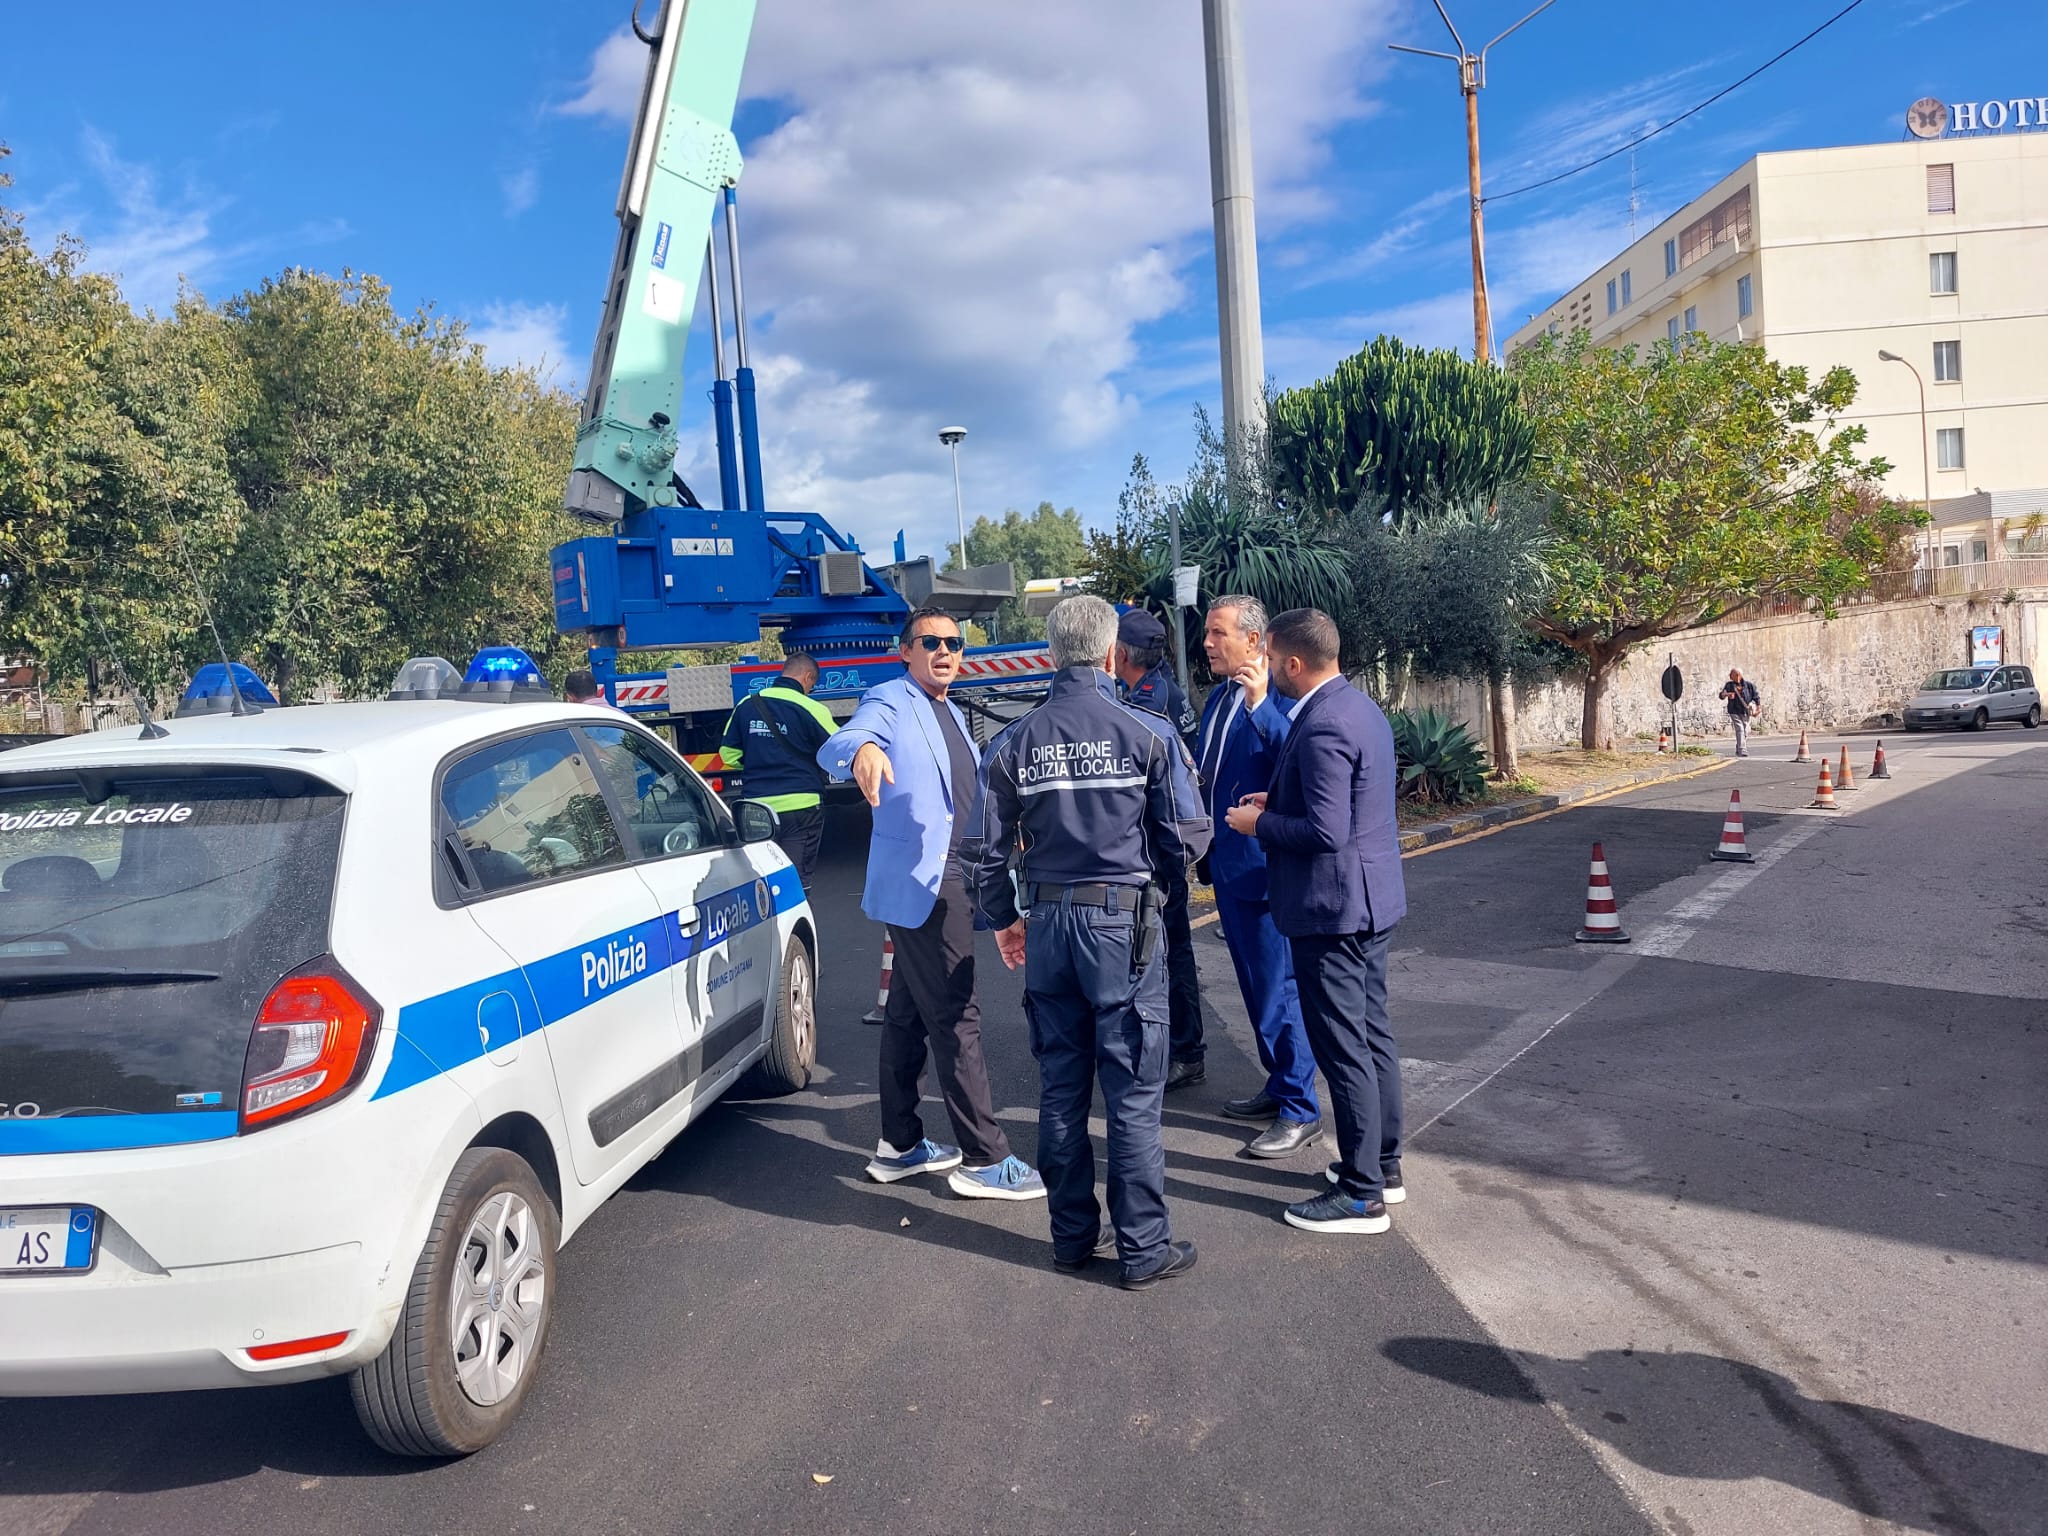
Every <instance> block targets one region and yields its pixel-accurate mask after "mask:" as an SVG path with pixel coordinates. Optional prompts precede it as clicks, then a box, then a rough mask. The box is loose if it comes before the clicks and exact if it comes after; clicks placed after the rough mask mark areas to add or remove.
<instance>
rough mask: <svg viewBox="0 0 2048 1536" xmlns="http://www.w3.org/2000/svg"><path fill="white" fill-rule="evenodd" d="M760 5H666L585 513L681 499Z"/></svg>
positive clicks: (587, 456) (629, 197)
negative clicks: (679, 440)
mask: <svg viewBox="0 0 2048 1536" xmlns="http://www.w3.org/2000/svg"><path fill="white" fill-rule="evenodd" d="M754 4H755V0H664V3H663V5H662V11H661V21H660V24H659V25H660V31H659V33H658V34H657V35H656V36H655V38H654V41H653V44H652V46H651V47H650V48H649V51H648V59H647V75H646V79H645V81H644V83H643V84H642V86H641V90H640V112H639V117H638V119H637V121H636V123H635V125H634V130H633V144H632V149H631V151H630V152H629V153H628V154H627V156H626V168H625V174H624V175H623V176H622V177H621V179H620V182H619V196H618V203H617V213H618V219H619V239H618V245H617V248H616V250H615V252H614V254H613V256H612V270H611V276H610V278H609V280H608V281H607V282H606V284H605V301H604V315H603V319H602V320H601V321H600V323H599V325H598V332H597V342H596V345H595V346H594V347H593V348H592V349H591V359H590V384H589V387H588V389H587V390H586V391H585V393H584V398H583V416H582V421H581V424H580V425H579V426H578V428H577V432H576V461H575V467H574V468H573V469H572V470H571V472H570V475H569V487H568V494H567V496H566V498H565V505H566V506H567V508H568V510H569V511H570V512H572V513H574V514H576V515H577V516H579V517H584V518H588V519H591V520H593V521H598V522H607V523H610V522H616V521H618V520H619V519H621V518H623V517H625V516H627V515H628V514H629V513H632V512H637V511H640V510H642V509H643V508H647V507H662V506H674V505H676V503H677V495H676V491H675V489H674V463H675V456H676V429H675V424H676V419H677V416H678V414H679V406H680V404H681V400H682V391H683V343H684V342H685V340H686V339H687V338H688V336H689V333H690V319H691V315H692V313H693V312H694V310H695V308H696V303H697V283H698V278H699V276H700V274H701V272H702V264H703V261H704V259H705V255H706V253H707V251H708V249H709V241H710V238H711V227H712V219H713V215H714V213H715V210H716V208H717V205H718V200H719V198H720V196H721V194H722V193H723V192H724V191H725V189H726V188H727V187H730V186H731V185H733V184H734V183H735V182H737V181H738V180H739V176H740V168H741V162H740V150H739V141H738V140H736V139H735V138H734V137H733V133H732V118H733V111H734V109H735V107H736V106H737V105H738V103H739V90H740V69H741V66H742V65H743V64H744V63H745V61H746V56H747V40H748V37H749V35H750V34H751V33H752V31H753V26H754ZM635 30H636V31H637V30H638V24H637V19H636V23H635Z"/></svg>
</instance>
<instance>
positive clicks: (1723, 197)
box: [1507, 98, 2048, 585]
mask: <svg viewBox="0 0 2048 1536" xmlns="http://www.w3.org/2000/svg"><path fill="white" fill-rule="evenodd" d="M1992 107H1996V108H1997V109H1998V110H1997V112H1996V113H1993V112H1991V111H1990V110H1989V109H1990V108H1992ZM2019 108H2025V109H2026V110H2025V111H2020V110H2017V109H2019ZM1994 116H1995V117H1996V118H1997V119H1998V123H1999V124H2001V125H2004V126H2005V127H2006V128H2007V130H2008V131H2005V132H1998V131H1983V130H1986V129H1991V128H1992V127H1993V126H1994V125H1993V124H1991V123H1990V121H1989V120H1990V119H1991V118H1992V117H1994ZM1907 121H1908V127H1909V130H1910V133H1911V135H1912V136H1910V137H1907V138H1904V139H1902V140H1901V141H1900V142H1898V143H1894V144H1868V145H1855V146H1851V147H1848V148H1842V149H1812V150H1794V151H1789V152H1786V153H1782V154H1767V155H1758V156H1757V157H1756V158H1755V159H1753V160H1751V161H1749V162H1748V163H1747V164H1746V165H1744V166H1742V167H1741V168H1740V169H1739V170H1737V171H1735V172H1734V173H1733V174H1731V175H1729V176H1727V177H1725V178H1723V179H1722V180H1721V181H1720V182H1719V183H1717V184H1716V185H1715V186H1714V187H1712V188H1711V189H1710V190H1709V191H1707V192H1706V193H1705V195H1703V196H1701V197H1699V198H1697V199H1695V200H1694V201H1693V202H1690V203H1688V204H1687V205H1686V206H1685V207H1684V208H1682V209H1680V210H1679V211H1678V212H1677V213H1675V214H1673V215H1672V216H1671V217H1670V218H1668V219H1666V220H1665V221H1664V222H1663V223H1661V224H1659V225H1658V226H1657V227H1656V228H1654V229H1652V230H1651V231H1650V232H1649V233H1648V234H1647V235H1645V236H1644V237H1643V238H1642V239H1640V240H1638V241H1636V242H1635V243H1634V244H1633V245H1631V246H1629V247H1628V249H1627V250H1625V251H1622V252H1621V253H1620V254H1618V255H1617V256H1615V257H1614V259H1613V260H1611V261H1609V262H1607V263H1606V264H1605V265H1603V266H1602V267H1600V268H1599V270H1597V271H1595V272H1593V273H1591V274H1590V275H1589V276H1588V277H1587V278H1586V280H1585V281H1584V282H1583V283H1580V284H1578V285H1577V286H1576V287H1574V288H1573V289H1572V290H1571V291H1570V292H1568V293H1565V294H1563V295H1561V296H1560V297H1559V298H1558V299H1557V300H1556V302H1554V303H1553V304H1551V305H1549V306H1548V307H1547V308H1546V309H1545V310H1543V311H1542V312H1541V313H1539V314H1537V315H1535V316H1532V317H1531V318H1530V320H1529V322H1528V323H1527V324H1526V325H1524V326H1523V327H1522V328H1521V329H1519V330H1518V331H1516V332H1515V333H1514V334H1513V335H1512V336H1511V337H1509V338H1508V344H1507V345H1508V350H1509V351H1510V352H1512V351H1513V350H1514V349H1515V348H1516V347H1519V346H1522V345H1525V344H1526V343H1527V342H1528V341H1530V340H1531V339H1533V338H1534V337H1536V336H1538V335H1540V334H1541V333H1543V332H1544V331H1546V330H1550V331H1556V332H1560V333H1564V332H1570V331H1572V330H1575V329H1579V328H1583V329H1585V330H1587V331H1589V332H1590V333H1591V335H1592V338H1593V340H1594V342H1595V343H1596V344H1598V345H1601V346H1623V345H1627V344H1634V345H1635V346H1636V347H1637V348H1638V349H1639V350H1640V351H1643V352H1647V351H1648V350H1649V348H1650V346H1651V344H1653V343H1655V342H1658V341H1663V340H1672V341H1676V340H1677V339H1678V338H1679V337H1681V336H1683V335H1685V334H1687V333H1690V332H1702V333H1704V334H1706V335H1708V336H1711V337H1714V338H1715V339H1717V340H1726V341H1746V342H1754V343H1758V344H1761V345H1762V346H1763V347H1764V348H1765V349H1766V350H1767V351H1768V352H1769V353H1770V355H1771V356H1772V357H1773V358H1776V359H1778V360H1780V361H1782V362H1786V363H1795V364H1801V365H1803V366H1805V367H1806V368H1808V369H1809V370H1811V371H1812V372H1813V373H1814V374H1816V375H1818V374H1820V373H1822V372H1825V371H1826V370H1827V369H1829V368H1832V367H1834V366H1835V365H1837V364H1844V365H1847V366H1848V367H1849V368H1850V369H1852V370H1853V371H1854V372H1855V374H1856V380H1857V392H1856V404H1855V407H1854V408H1853V411H1852V413H1851V415H1850V417H1849V418H1848V419H1850V420H1853V421H1858V422H1861V423H1862V424H1863V425H1864V426H1865V427H1866V428H1867V429H1868V431H1869V437H1868V440H1867V441H1866V443H1865V445H1864V451H1865V453H1866V454H1869V455H1874V456H1879V457H1882V458H1884V459H1885V460H1887V461H1888V462H1889V463H1890V464H1891V466H1892V469H1891V473H1890V475H1889V476H1888V477H1887V478H1886V481H1885V489H1886V490H1887V491H1888V492H1889V493H1890V494H1891V495H1893V496H1895V497H1897V498H1899V499H1901V500H1905V501H1914V502H1917V501H1920V500H1921V499H1922V498H1923V496H1924V497H1925V498H1926V499H1927V500H1928V501H1929V502H1930V503H1931V505H1932V508H1933V511H1934V514H1935V523H1936V527H1935V531H1934V533H1933V535H1932V536H1931V537H1929V538H1928V539H1927V540H1926V541H1925V548H1926V550H1927V552H1928V553H1929V554H1931V556H1932V558H1933V559H1934V560H1935V561H1936V562H1937V563H1939V564H1942V565H1947V566H1955V565H1961V566H1965V567H1967V566H1972V565H1975V566H1978V567H1980V568H1981V567H1982V566H1984V565H1985V564H1986V563H1987V562H1993V561H2001V562H2002V561H2003V560H2004V559H2006V558H2008V557H2010V556H2044V557H2048V133H2036V132H2027V131H2021V130H2022V129H2023V127H2024V128H2033V127H2039V126H2041V125H2042V124H2043V123H2048V98H2038V99H2036V98H2023V99H2021V100H2019V101H2015V102H2011V103H1999V102H1994V103H1962V104H1958V105H1956V106H1954V107H1948V106H1944V105H1943V104H1942V103H1940V102H1934V101H1923V102H1916V103H1915V104H1914V106H1913V108H1912V109H1911V110H1910V112H1909V114H1908V120H1907ZM1959 121H1962V122H1966V123H1971V124H1975V125H1977V127H1978V129H1979V130H1980V131H1977V132H1974V133H1971V132H1965V133H1962V134H1957V133H1955V132H1954V128H1955V125H1956V124H1957V123H1958V122H1959ZM1881 351H1882V352H1890V353H1894V354H1896V355H1897V356H1898V357H1899V358H1901V359H1903V360H1904V361H1903V362H1888V361H1882V360H1880V358H1879V356H1878V354H1879V352H1881ZM1916 371H1917V373H1918V376H1919V380H1920V382H1919V383H1918V384H1916V382H1915V377H1914V375H1915V372H1916ZM1923 387H1924V390H1925V401H1926V403H1925V410H1924V413H1923V410H1922V405H1921V390H1922V388H1923ZM1980 574H1981V575H1982V576H1983V583H1988V581H1989V579H1990V573H1981V572H1980ZM1983 583H1980V582H1979V581H1972V583H1971V584H1972V585H1978V584H1983Z"/></svg>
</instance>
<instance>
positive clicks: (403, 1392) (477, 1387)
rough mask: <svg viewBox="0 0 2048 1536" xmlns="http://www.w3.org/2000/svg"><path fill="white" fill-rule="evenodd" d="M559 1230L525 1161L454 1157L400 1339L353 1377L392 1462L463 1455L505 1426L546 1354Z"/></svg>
mask: <svg viewBox="0 0 2048 1536" xmlns="http://www.w3.org/2000/svg"><path fill="white" fill-rule="evenodd" d="M558 1230H559V1219H558V1218H557V1216H556V1214H555V1208H554V1206H553V1204H552V1203H551V1202H550V1201H549V1200H548V1197H547V1195H546V1194H545V1193H544V1192H543V1191H542V1189H541V1187H540V1181H539V1180H538V1179H536V1178H535V1177H534V1173H533V1170H532V1169H531V1168H529V1167H528V1166H527V1165H526V1163H525V1162H524V1161H523V1160H522V1159H521V1158H519V1157H518V1156H516V1155H515V1154H513V1153H511V1152H507V1151H504V1150H502V1149H500V1148H497V1147H474V1148H471V1149H470V1150H469V1151H468V1152H466V1153H464V1154H463V1155H462V1157H461V1159H460V1160H459V1161H458V1162H457V1163H456V1165H455V1172H454V1174H453V1175H452V1176H451V1177H450V1178H449V1180H448V1187H447V1189H446V1191H445V1192H444V1193H443V1195H442V1197H441V1205H440V1209H439V1210H438V1211H436V1213H435V1216H434V1225H433V1228H432V1230H431V1231H430V1232H429V1233H428V1235H427V1244H426V1247H425V1249H423V1250H422V1251H421V1253H420V1260H419V1264H418V1266H417V1267H416V1268H415V1269H414V1271H413V1278H412V1286H411V1288H410V1290H409V1291H408V1292H407V1295H406V1302H405V1311H404V1314H403V1315H402V1316H401V1318H400V1319H399V1325H398V1331H397V1332H395V1333H394V1334H393V1335H392V1336H391V1343H390V1344H389V1345H388V1346H387V1347H386V1348H385V1351H384V1353H383V1354H382V1355H380V1356H379V1357H378V1358H377V1359H375V1360H373V1361H372V1362H371V1363H370V1364H369V1365H367V1366H365V1367H363V1369H362V1370H360V1371H358V1372H357V1373H356V1375H355V1378H354V1383H353V1387H354V1396H355V1404H356V1414H357V1417H359V1418H360V1419H361V1420H362V1424H363V1428H364V1429H365V1430H366V1431H367V1432H368V1433H369V1436H370V1438H371V1439H373V1440H375V1441H376V1442H377V1443H378V1444H379V1445H380V1446H382V1447H383V1448H384V1449H385V1450H387V1451H390V1452H392V1453H393V1454H395V1455H399V1456H466V1455H468V1454H469V1453H470V1452H472V1451H479V1450H482V1449H483V1448H484V1447H485V1446H486V1445H488V1444H490V1443H491V1441H493V1440H495V1439H496V1438H497V1437H498V1435H499V1433H500V1432H501V1431H503V1429H504V1428H505V1426H506V1425H507V1424H510V1423H511V1422H512V1420H513V1418H514V1416H516V1415H517V1414H518V1412H519V1408H520V1405H521V1404H522V1403H524V1402H525V1400H526V1394H527V1393H528V1392H529V1391H530V1390H531V1389H532V1387H533V1381H534V1377H535V1375H536V1374H537V1373H538V1367H539V1364H540V1358H541V1353H542V1351H543V1350H544V1349H545V1348H546V1347H547V1337H548V1328H549V1324H550V1323H551V1322H552V1320H553V1315H554V1292H555V1243H556V1234H557V1232H558Z"/></svg>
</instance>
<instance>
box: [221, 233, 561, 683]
mask: <svg viewBox="0 0 2048 1536" xmlns="http://www.w3.org/2000/svg"><path fill="white" fill-rule="evenodd" d="M222 313H223V316H224V318H225V322H226V324H227V326H228V329H229V331H230V333H231V335H232V337H233V339H234V344H235V346H236V348H237V350H238V352H239V355H240V357H241V360H242V365H243V368H244V369H245V371H246V374H247V377H248V378H249V380H250V381H251V385H252V392H253V398H252V399H251V401H250V404H249V407H248V409H247V410H246V412H245V413H244V415H243V417H242V419H241V421H240V423H239V425H238V427H237V429H236V430H235V432H234V433H233V435H232V437H231V451H232V458H233V463H234V468H235V474H236V478H237V480H238V482H239V484H240V486H241V490H242V496H243V500H244V501H245V503H246V505H247V507H248V509H249V517H248V518H247V520H246V521H245V523H244V536H243V538H242V539H241V541H240V542H239V544H238V545H237V547H236V550H235V561H234V580H233V584H232V585H231V587H230V588H229V590H228V595H227V596H226V597H225V598H224V600H223V602H222V608H223V611H224V615H226V616H228V618H229V622H231V624H232V627H233V629H234V632H235V634H236V636H237V639H238V642H239V644H240V645H241V646H242V647H243V648H244V649H246V650H248V651H249V652H251V653H252V654H254V655H256V656H258V657H260V658H261V664H262V666H263V669H264V670H265V671H266V672H268V673H269V674H270V675H271V677H272V678H273V679H274V681H275V683H276V685H277V686H278V688H279V689H280V690H292V691H293V692H295V693H298V694H300V695H303V694H304V693H305V692H306V691H307V690H309V689H311V688H312V687H314V686H317V685H318V684H320V683H323V682H335V683H339V684H340V685H341V686H342V687H343V688H344V689H345V690H347V691H349V692H351V693H363V692H372V691H375V690H376V689H377V688H379V687H381V686H382V685H383V684H384V682H385V681H386V679H388V678H389V677H390V676H391V674H392V673H393V672H394V671H395V670H396V669H397V667H398V664H399V663H400V662H401V661H402V660H403V659H404V658H405V657H406V656H407V655H410V654H415V653H419V652H425V651H438V652H440V653H442V654H446V655H449V656H463V655H466V654H468V653H469V652H471V651H473V650H474V649H476V647H477V646H479V645H482V644H487V643H493V642H502V643H510V644H517V645H522V646H525V647H526V648H528V649H529V650H531V651H533V652H535V653H536V655H537V656H539V657H541V658H543V659H545V658H546V657H547V656H548V655H549V654H550V652H551V650H552V648H553V646H554V644H555V637H554V634H553V623H552V594H551V591H550V588H549V584H548V580H547V563H546V561H547V549H548V546H549V544H550V543H552V542H554V541H555V540H558V539H561V538H565V537H569V536H572V535H573V533H574V532H575V531H576V530H575V527H574V525H573V524H571V523H570V522H569V520H568V519H567V518H566V517H565V516H563V515H562V514H561V513H559V511H558V510H557V508H558V506H559V502H560V492H561V485H562V481H563V479H564V478H565V476H566V473H567V465H568V462H569V457H570V453H571V448H572V444H573V439H574V407H573V405H572V404H571V402H570V401H569V400H568V399H567V397H566V396H563V395H560V394H558V393H556V392H553V391H549V390H546V389H544V388H543V387H542V386H541V385H540V384H539V383H538V381H537V380H536V379H535V378H534V377H533V375H532V374H531V373H529V372H527V371H525V370H521V369H493V368H491V367H490V366H489V365H488V364H487V363H486V362H485V361H484V359H483V357H482V355H481V353H480V352H479V351H478V350H477V348H475V347H474V346H473V345H471V344H470V343H469V342H468V341H467V340H466V339H465V337H464V335H463V331H462V327H461V326H460V325H459V324H452V323H450V322H448V321H445V320H443V319H441V318H439V317H437V316H435V315H433V314H431V313H427V312H421V313H417V314H414V315H411V316H401V315H400V314H398V313H397V312H396V311H395V310H394V309H393V307H392V305H391V301H390V292H389V290H388V289H387V288H386V287H385V286H384V285H383V284H382V283H380V282H379V281H378V280H377V279H376V278H374V277H368V276H356V275H353V274H344V275H343V276H342V277H341V278H340V279H334V278H329V277H325V276H322V275H320V274H317V273H311V272H304V271H288V272H286V273H284V274H283V275H281V276H279V277H277V278H273V279H269V280H266V281H265V282H264V283H263V284H262V285H261V286H260V287H258V288H256V289H254V290H252V291H250V292H248V293H246V294H243V295H241V296H240V297H238V298H236V299H234V300H232V301H231V302H230V303H229V304H227V305H226V306H225V308H224V310H223V311H222Z"/></svg>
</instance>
